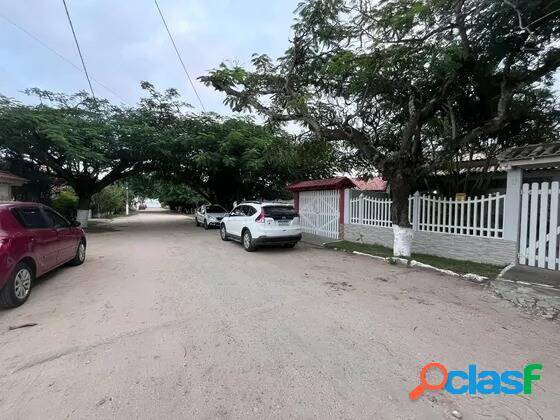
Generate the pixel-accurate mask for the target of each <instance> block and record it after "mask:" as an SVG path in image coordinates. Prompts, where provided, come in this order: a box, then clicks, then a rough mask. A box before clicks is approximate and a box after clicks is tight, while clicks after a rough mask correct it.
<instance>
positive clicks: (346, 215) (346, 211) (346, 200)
mask: <svg viewBox="0 0 560 420" xmlns="http://www.w3.org/2000/svg"><path fill="white" fill-rule="evenodd" d="M351 199H352V194H351V193H350V188H346V189H345V190H344V221H343V223H344V224H345V225H346V224H349V223H350V217H352V216H351V215H350V200H351Z"/></svg>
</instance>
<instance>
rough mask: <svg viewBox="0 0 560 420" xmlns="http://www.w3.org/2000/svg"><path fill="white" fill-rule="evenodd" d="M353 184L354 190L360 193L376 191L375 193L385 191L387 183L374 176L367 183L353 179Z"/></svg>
mask: <svg viewBox="0 0 560 420" xmlns="http://www.w3.org/2000/svg"><path fill="white" fill-rule="evenodd" d="M353 181H354V184H356V188H358V189H359V190H361V191H376V192H385V191H386V190H387V181H384V180H383V178H381V177H379V176H376V177H373V178H371V179H368V180H367V181H364V180H362V179H357V178H354V179H353Z"/></svg>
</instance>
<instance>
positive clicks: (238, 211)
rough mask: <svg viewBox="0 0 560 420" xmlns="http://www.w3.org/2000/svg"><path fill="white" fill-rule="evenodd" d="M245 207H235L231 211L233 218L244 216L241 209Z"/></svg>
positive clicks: (243, 211)
mask: <svg viewBox="0 0 560 420" xmlns="http://www.w3.org/2000/svg"><path fill="white" fill-rule="evenodd" d="M243 207H245V206H237V207H236V208H234V209H233V211H232V213H233V215H234V216H245V210H244V209H243Z"/></svg>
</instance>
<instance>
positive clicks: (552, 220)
mask: <svg viewBox="0 0 560 420" xmlns="http://www.w3.org/2000/svg"><path fill="white" fill-rule="evenodd" d="M559 194H560V191H559V183H558V182H552V183H551V184H549V183H548V182H543V183H542V184H538V183H536V182H535V183H533V184H531V185H530V186H529V184H523V188H522V191H521V225H520V233H519V263H520V264H525V265H529V266H533V267H540V268H548V269H551V270H558V269H560V266H559V264H560V249H559V248H560V241H559V240H558V235H559V234H560V226H559V225H560V223H559V220H558V216H559V211H558V203H559Z"/></svg>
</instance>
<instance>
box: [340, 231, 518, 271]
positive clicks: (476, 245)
mask: <svg viewBox="0 0 560 420" xmlns="http://www.w3.org/2000/svg"><path fill="white" fill-rule="evenodd" d="M342 231H343V232H344V239H345V240H347V241H352V242H364V243H369V244H376V245H383V246H386V247H388V248H392V247H393V229H391V228H386V227H378V226H367V225H359V224H345V225H344V228H343V229H342ZM412 252H414V253H419V254H429V255H436V256H439V257H445V258H453V259H457V260H465V261H474V262H480V263H486V264H496V265H507V264H511V263H513V262H515V258H516V254H517V245H516V242H515V241H509V240H504V239H495V238H480V237H474V236H462V235H449V234H446V233H437V232H422V231H416V232H414V239H413V241H412Z"/></svg>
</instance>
